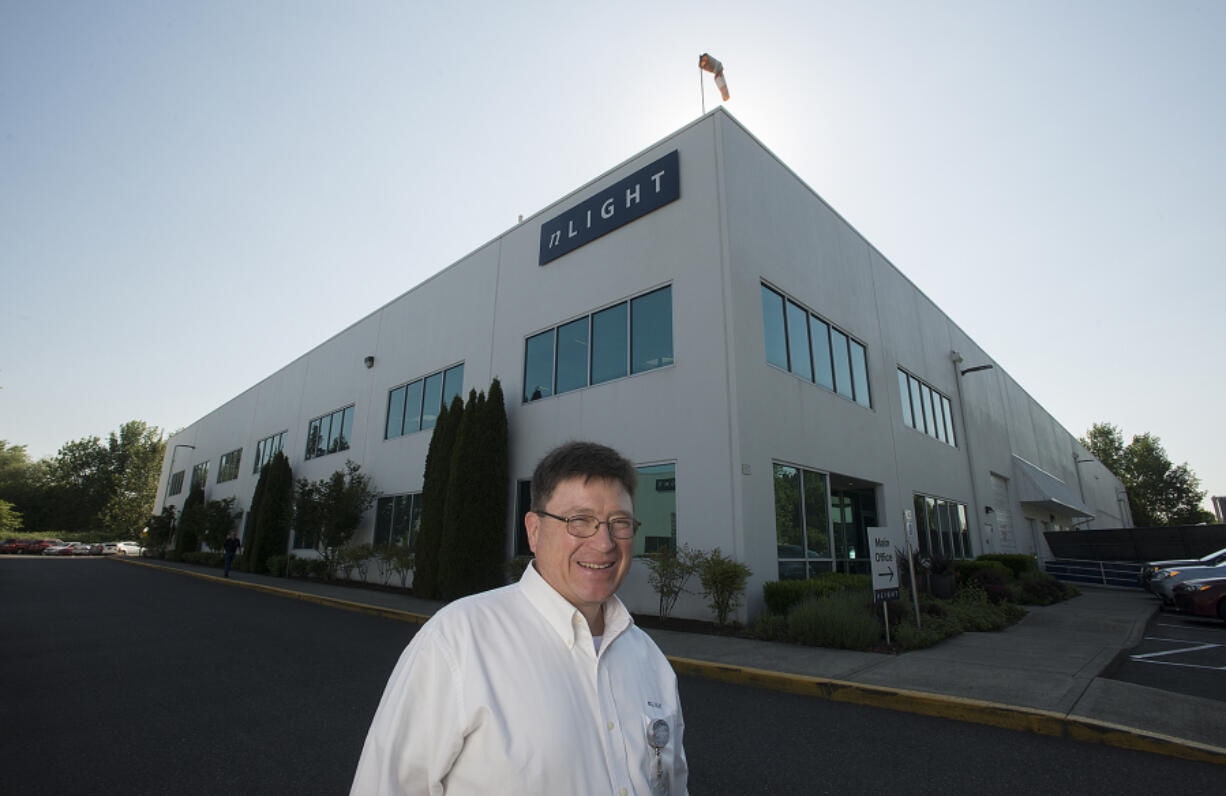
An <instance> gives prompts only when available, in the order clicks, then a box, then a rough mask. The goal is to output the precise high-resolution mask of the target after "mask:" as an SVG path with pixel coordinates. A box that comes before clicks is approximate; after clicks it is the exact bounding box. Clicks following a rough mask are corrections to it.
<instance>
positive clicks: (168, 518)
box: [145, 506, 177, 557]
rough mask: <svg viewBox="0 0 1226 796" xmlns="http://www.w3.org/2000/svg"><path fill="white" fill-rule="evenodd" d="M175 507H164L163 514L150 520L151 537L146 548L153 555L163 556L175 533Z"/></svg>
mask: <svg viewBox="0 0 1226 796" xmlns="http://www.w3.org/2000/svg"><path fill="white" fill-rule="evenodd" d="M176 519H177V518H176V516H175V507H174V506H164V507H163V508H162V513H161V514H158V515H156V516H153V517H150V518H149V524H148V528H149V536H148V539H147V540H146V544H145V546H146V547H147V548H149V551H150V553H151V554H153V555H155V556H159V557H160V556H161V555H163V554H164V553H165V552H166V545H168V544H170V540H171V539H172V538H173V537H174V533H175V521H176Z"/></svg>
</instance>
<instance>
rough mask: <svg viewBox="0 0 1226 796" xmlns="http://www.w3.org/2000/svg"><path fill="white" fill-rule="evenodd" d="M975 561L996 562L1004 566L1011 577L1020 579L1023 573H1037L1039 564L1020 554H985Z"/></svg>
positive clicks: (1031, 557) (1032, 558) (1033, 559)
mask: <svg viewBox="0 0 1226 796" xmlns="http://www.w3.org/2000/svg"><path fill="white" fill-rule="evenodd" d="M975 560H976V561H997V562H999V563H1001V564H1004V565H1005V566H1006V567H1008V568H1009V571H1010V572H1012V573H1013V577H1015V578H1020V577H1021V576H1022V574H1023V573H1025V572H1038V571H1039V562H1038V559H1036V558H1035V557H1034V556H1027V555H1022V554H1020V553H985V554H984V555H981V556H979V557H978V558H976V559H975Z"/></svg>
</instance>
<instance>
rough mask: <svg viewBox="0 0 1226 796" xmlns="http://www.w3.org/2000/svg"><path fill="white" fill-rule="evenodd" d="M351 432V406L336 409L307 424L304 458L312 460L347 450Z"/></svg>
mask: <svg viewBox="0 0 1226 796" xmlns="http://www.w3.org/2000/svg"><path fill="white" fill-rule="evenodd" d="M352 432H353V405H352V404H351V405H349V406H346V407H345V408H344V409H337V410H336V411H335V412H330V413H328V414H326V415H323V416H322V417H317V418H315V419H314V420H312V421H311V422H310V423H309V424H307V444H306V457H307V458H308V459H314V458H316V457H318V456H327V455H328V454H329V453H337V452H338V451H347V450H349V438H350V435H351V434H352Z"/></svg>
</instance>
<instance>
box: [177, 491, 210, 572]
mask: <svg viewBox="0 0 1226 796" xmlns="http://www.w3.org/2000/svg"><path fill="white" fill-rule="evenodd" d="M205 522H206V517H205V511H204V486H203V485H202V484H196V485H195V486H193V487H192V488H191V491H189V492H188V493H187V499H186V500H184V501H183V513H182V514H181V515H180V517H179V532H178V533H177V534H175V553H176V554H178V555H183V554H184V553H194V552H196V551H197V550H199V549H200V540H201V539H202V538H203V537H204V529H205Z"/></svg>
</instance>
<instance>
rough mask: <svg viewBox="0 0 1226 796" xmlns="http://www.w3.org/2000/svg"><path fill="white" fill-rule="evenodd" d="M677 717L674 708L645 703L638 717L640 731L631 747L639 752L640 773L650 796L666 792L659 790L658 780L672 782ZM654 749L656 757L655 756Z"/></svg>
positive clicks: (670, 705) (668, 705)
mask: <svg viewBox="0 0 1226 796" xmlns="http://www.w3.org/2000/svg"><path fill="white" fill-rule="evenodd" d="M679 715H680V711H679V710H678V709H677V706H676V705H672V704H669V703H668V702H665V701H649V702H648V703H647V705H646V707H645V710H644V712H643V714H642V731H641V733H640V735H639V742H638V744H636V745H635V746H636V748H639V749H641V750H642V760H643V773H644V774H646V776H647V782H648V784H649V785H651V786H652V790H651V791H650V792H651V793H665V792H667V790H661V789H660V788H659V785H658V782H659V780H661V779H663V781H664V782H666V783H671V782H672V781H673V760H674V759H675V752H674V750H675V749H676V748H677V743H678V737H677V734H678V724H679V723H680V722H679V721H678V718H677V717H678V716H679ZM657 748H658V749H659V752H660V753H659V755H657V754H656V749H657ZM657 761H658V763H657Z"/></svg>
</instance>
